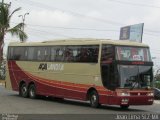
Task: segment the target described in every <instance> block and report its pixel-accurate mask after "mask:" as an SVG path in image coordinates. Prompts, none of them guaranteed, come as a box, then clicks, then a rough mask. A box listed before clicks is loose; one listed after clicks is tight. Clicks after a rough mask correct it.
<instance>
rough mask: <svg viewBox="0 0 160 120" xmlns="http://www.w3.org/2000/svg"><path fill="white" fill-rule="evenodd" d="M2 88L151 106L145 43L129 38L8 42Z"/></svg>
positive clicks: (150, 75) (149, 65)
mask: <svg viewBox="0 0 160 120" xmlns="http://www.w3.org/2000/svg"><path fill="white" fill-rule="evenodd" d="M7 59H8V60H7V75H6V88H7V89H11V90H14V91H18V92H19V94H20V96H22V97H25V98H26V97H30V98H36V97H37V96H38V95H42V96H51V97H57V98H68V99H76V100H83V101H89V102H90V105H91V106H92V107H98V106H99V105H101V104H106V105H119V106H121V107H122V108H128V107H129V106H130V105H152V104H153V101H154V95H153V90H152V83H153V72H152V66H153V62H152V61H151V55H150V51H149V46H147V45H145V44H142V43H137V42H133V41H127V40H126V41H120V40H103V39H102V40H100V39H74V40H55V41H45V42H37V43H33V42H30V43H18V42H17V43H10V44H9V46H8V57H7Z"/></svg>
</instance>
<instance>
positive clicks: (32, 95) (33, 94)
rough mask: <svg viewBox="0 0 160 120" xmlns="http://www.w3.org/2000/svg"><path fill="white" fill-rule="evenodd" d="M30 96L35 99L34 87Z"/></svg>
mask: <svg viewBox="0 0 160 120" xmlns="http://www.w3.org/2000/svg"><path fill="white" fill-rule="evenodd" d="M30 96H31V97H34V96H35V91H34V88H33V87H32V88H31V89H30Z"/></svg>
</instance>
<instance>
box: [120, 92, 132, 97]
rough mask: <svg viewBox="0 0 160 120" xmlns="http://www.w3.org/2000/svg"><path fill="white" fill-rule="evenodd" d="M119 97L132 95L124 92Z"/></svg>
mask: <svg viewBox="0 0 160 120" xmlns="http://www.w3.org/2000/svg"><path fill="white" fill-rule="evenodd" d="M119 96H130V93H127V92H122V93H119Z"/></svg>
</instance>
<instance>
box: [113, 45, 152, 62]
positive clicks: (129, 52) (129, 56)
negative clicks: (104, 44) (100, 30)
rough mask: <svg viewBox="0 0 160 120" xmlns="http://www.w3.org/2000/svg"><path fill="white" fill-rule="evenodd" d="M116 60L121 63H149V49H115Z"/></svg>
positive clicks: (121, 47) (119, 47) (120, 47)
mask: <svg viewBox="0 0 160 120" xmlns="http://www.w3.org/2000/svg"><path fill="white" fill-rule="evenodd" d="M116 59H117V60H121V61H146V62H149V61H151V56H150V52H149V48H142V47H123V46H118V47H116Z"/></svg>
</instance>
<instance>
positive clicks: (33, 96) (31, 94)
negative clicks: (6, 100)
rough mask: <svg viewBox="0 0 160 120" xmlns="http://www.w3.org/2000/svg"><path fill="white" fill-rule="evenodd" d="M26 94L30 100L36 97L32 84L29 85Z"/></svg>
mask: <svg viewBox="0 0 160 120" xmlns="http://www.w3.org/2000/svg"><path fill="white" fill-rule="evenodd" d="M28 93H29V98H31V99H35V98H36V97H37V95H36V87H35V85H34V84H31V85H30V86H29V90H28Z"/></svg>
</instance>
